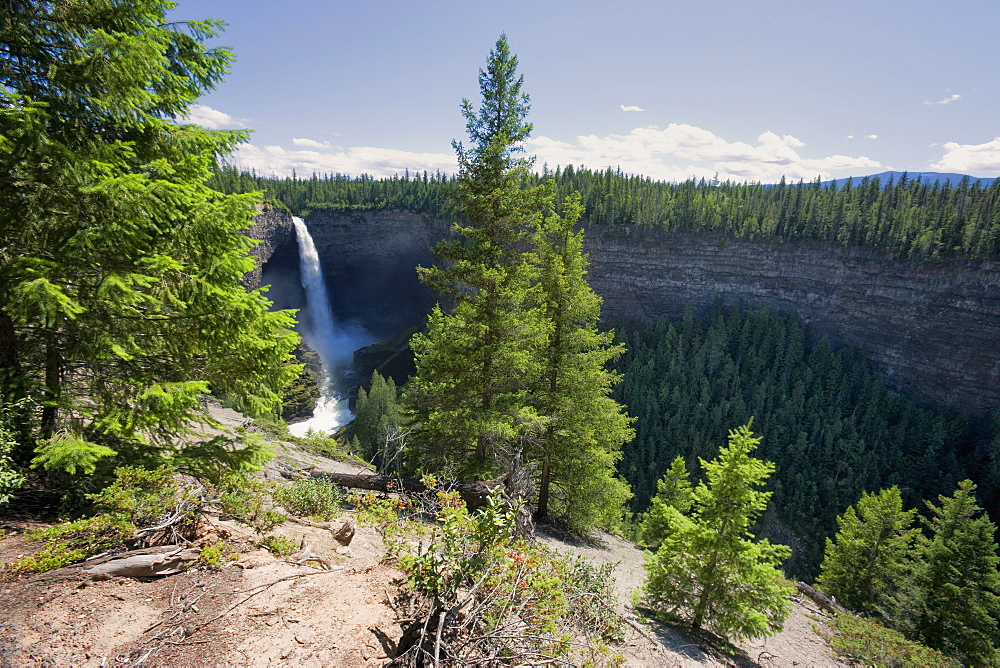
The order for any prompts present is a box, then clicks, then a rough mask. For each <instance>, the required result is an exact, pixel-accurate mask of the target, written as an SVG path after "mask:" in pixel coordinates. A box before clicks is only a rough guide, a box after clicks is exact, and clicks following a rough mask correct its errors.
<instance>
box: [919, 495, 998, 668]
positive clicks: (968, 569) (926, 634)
mask: <svg viewBox="0 0 1000 668" xmlns="http://www.w3.org/2000/svg"><path fill="white" fill-rule="evenodd" d="M975 491H976V486H975V485H974V484H972V481H971V480H964V481H962V482H961V483H959V486H958V489H957V490H955V493H954V494H953V495H952V496H949V497H945V496H939V497H938V500H939V505H934V504H932V503H929V502H928V503H927V507H928V509H929V510H930V513H931V514H930V517H929V518H928V519H927V520H926V521H925V524H926V526H927V530H928V532H929V533H928V535H925V536H921V538H920V540H919V546H918V550H917V564H916V566H915V568H914V573H913V578H912V595H913V596H914V597H915V599H916V600H915V601H911V605H912V608H911V609H910V610H908V613H909V619H907V620H905V621H903V628H904V630H907V631H909V632H910V634H911V635H912V637H914V638H915V639H917V640H919V641H920V642H922V643H923V644H925V645H927V646H929V647H933V648H935V649H938V650H940V651H942V652H944V653H945V654H947V655H948V656H950V657H952V658H954V659H955V660H956V661H958V662H960V663H961V664H963V665H966V666H973V665H975V666H986V665H996V664H997V663H998V662H1000V653H998V651H997V648H998V646H1000V626H998V622H1000V596H998V594H1000V572H998V571H997V564H998V562H1000V558H998V557H997V545H996V542H995V540H994V536H995V535H996V531H997V528H996V525H994V524H993V522H991V521H990V519H989V517H987V516H986V514H985V513H984V512H983V510H982V508H980V507H979V505H978V504H977V503H976V498H975Z"/></svg>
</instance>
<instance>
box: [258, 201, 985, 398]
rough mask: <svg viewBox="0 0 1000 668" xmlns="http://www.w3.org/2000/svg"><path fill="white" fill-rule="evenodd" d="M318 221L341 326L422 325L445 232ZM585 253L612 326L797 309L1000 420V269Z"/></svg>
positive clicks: (696, 239) (919, 388)
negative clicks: (423, 270)
mask: <svg viewBox="0 0 1000 668" xmlns="http://www.w3.org/2000/svg"><path fill="white" fill-rule="evenodd" d="M307 222H308V224H309V228H310V231H311V233H312V235H313V238H314V240H315V241H316V245H317V248H318V249H319V251H320V255H321V257H322V258H323V264H324V271H325V273H326V275H327V284H328V285H329V287H330V291H331V300H332V301H333V307H334V314H335V316H336V317H337V318H338V319H339V320H343V319H348V320H349V319H352V318H353V319H357V320H359V321H362V322H364V323H365V324H366V325H367V326H368V327H369V328H370V329H371V330H373V331H374V332H376V333H378V334H380V335H389V334H391V333H393V331H399V330H401V329H403V328H405V327H407V326H412V325H414V324H419V323H420V322H422V320H423V315H424V314H425V313H426V310H427V308H429V306H430V305H432V304H433V302H434V295H433V294H432V293H431V292H430V291H429V290H428V289H427V288H426V287H424V286H422V285H421V284H420V283H419V281H418V280H417V276H416V272H415V270H414V267H415V266H416V265H418V264H420V265H424V266H429V265H430V264H431V263H433V261H434V255H433V252H432V248H433V246H434V244H435V243H436V242H437V240H438V239H440V238H442V237H443V236H445V235H446V234H447V232H448V225H447V224H446V223H444V222H442V221H436V220H433V219H431V218H429V217H426V216H421V215H418V214H411V213H406V212H397V211H382V212H354V213H344V214H335V213H320V214H316V215H313V216H311V217H309V218H308V219H307ZM292 238H293V239H294V236H293V237H292ZM288 246H291V249H289V248H288ZM587 251H588V252H589V253H590V261H591V270H590V275H589V277H588V278H589V281H590V283H591V285H592V286H593V287H594V289H595V290H596V291H597V292H598V293H599V294H601V295H602V296H603V297H604V313H605V315H607V316H609V317H611V318H614V319H617V318H654V317H658V316H668V317H679V316H680V315H681V314H682V313H683V311H684V307H685V305H686V304H688V303H689V302H691V303H694V305H695V307H696V309H698V310H704V309H706V308H708V307H709V306H710V305H711V304H712V302H713V301H714V300H716V299H721V300H722V301H723V302H724V303H726V304H730V305H734V304H737V303H742V304H744V305H745V306H747V307H749V308H753V309H760V308H768V309H777V310H779V311H782V312H785V313H793V312H794V313H798V314H799V316H800V317H801V318H802V320H803V321H804V322H806V323H808V324H809V325H810V327H811V330H812V332H813V334H814V335H815V336H826V337H828V338H829V339H830V340H831V342H833V343H834V344H836V345H849V346H855V347H858V348H861V349H862V350H864V351H865V352H866V353H867V354H868V356H869V358H870V359H871V360H872V361H873V363H874V364H875V365H876V367H877V368H878V369H880V370H881V371H882V372H883V373H885V375H886V377H887V379H888V382H889V384H890V385H891V386H892V387H894V388H895V389H897V390H900V391H903V392H906V393H907V394H910V395H911V396H913V397H914V398H916V399H918V400H920V401H923V402H926V403H935V404H948V405H952V406H955V407H957V408H959V409H961V410H963V411H967V412H970V413H974V414H987V413H990V414H994V415H995V414H997V412H1000V263H998V262H974V261H968V260H951V261H947V262H936V263H932V262H921V261H918V260H898V259H893V258H887V257H882V256H880V255H878V254H877V253H875V252H873V251H871V250H869V249H858V248H843V247H840V246H831V245H825V244H815V243H803V242H793V243H791V242H790V243H778V242H756V241H750V240H746V239H734V238H727V237H710V236H705V235H690V234H669V233H663V232H660V231H658V230H642V229H638V228H625V227H623V228H609V227H594V228H592V229H591V230H590V231H589V232H588V235H587ZM294 253H295V244H294V243H291V244H287V245H285V246H282V245H277V246H276V250H275V251H274V253H273V255H272V256H271V261H270V262H269V263H268V265H267V266H266V267H265V271H264V281H265V283H266V282H268V278H269V276H278V275H283V274H287V273H288V272H289V271H294V272H295V275H296V277H297V269H296V268H294V267H292V268H290V267H289V255H291V257H292V258H296V259H294V263H297V256H295V255H294ZM296 266H297V265H296ZM289 305H291V304H289Z"/></svg>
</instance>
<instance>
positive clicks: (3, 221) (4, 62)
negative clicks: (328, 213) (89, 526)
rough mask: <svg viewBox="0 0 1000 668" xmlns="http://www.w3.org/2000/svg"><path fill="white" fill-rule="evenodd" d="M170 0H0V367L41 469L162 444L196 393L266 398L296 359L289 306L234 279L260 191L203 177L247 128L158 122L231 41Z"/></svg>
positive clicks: (83, 465) (186, 98)
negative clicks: (0, 0)
mask: <svg viewBox="0 0 1000 668" xmlns="http://www.w3.org/2000/svg"><path fill="white" fill-rule="evenodd" d="M172 7H173V3H172V2H168V1H166V0H143V1H142V2H131V3H124V2H86V3H77V2H72V3H70V2H43V3H39V2H23V1H20V0H16V1H14V2H9V3H6V4H5V5H4V11H3V12H2V13H0V14H2V15H0V46H2V48H0V165H2V167H3V169H2V170H0V172H2V173H3V174H4V176H3V177H0V383H2V384H3V388H2V389H3V391H4V394H5V399H6V400H14V399H16V398H17V397H18V396H24V397H27V398H28V399H29V400H30V401H31V403H33V405H35V406H36V407H37V409H36V410H35V411H33V412H31V411H29V413H30V415H29V418H30V420H28V422H30V423H32V424H34V425H35V427H36V429H35V431H34V434H33V435H32V434H31V433H28V432H26V431H25V432H21V440H20V443H19V446H18V450H17V451H16V452H15V456H16V458H17V459H18V460H19V461H21V462H24V461H26V459H27V458H29V457H30V456H31V454H32V448H33V446H34V444H33V443H32V436H40V437H41V439H42V445H41V449H40V451H39V459H38V462H39V463H41V464H44V465H45V466H46V467H47V468H62V469H65V470H67V471H71V470H77V469H80V470H84V471H92V470H94V467H95V466H96V463H97V461H98V460H100V459H102V458H112V457H113V456H114V455H115V454H117V455H118V458H117V459H115V460H112V459H108V460H107V461H108V463H109V464H110V463H111V462H112V461H114V462H121V461H123V460H132V461H144V460H145V461H148V460H150V459H153V460H155V459H157V458H161V459H162V458H163V457H169V456H172V455H171V453H172V452H174V445H173V444H174V442H175V440H174V439H175V437H176V436H177V435H179V434H184V433H188V432H189V428H190V425H191V422H192V420H194V419H196V418H197V417H198V415H199V414H200V405H199V399H200V397H201V396H202V395H203V394H204V393H206V392H207V391H209V390H212V391H214V392H216V393H220V394H225V395H227V396H228V397H230V398H231V399H233V400H234V401H235V402H237V403H238V404H239V405H240V406H241V407H243V408H246V409H249V410H251V411H252V412H263V411H266V410H269V409H270V408H271V407H273V406H274V405H276V404H277V403H278V402H279V401H280V398H281V390H282V388H283V386H284V385H285V383H286V382H287V381H288V380H289V378H290V377H291V376H293V375H294V373H295V371H296V369H295V368H293V367H290V366H288V365H287V361H288V360H289V352H290V350H291V348H292V347H294V345H295V342H296V337H295V336H294V334H292V333H291V332H290V331H288V330H287V329H286V328H287V327H289V326H290V325H291V324H292V319H291V316H290V314H288V313H285V312H278V313H270V312H269V311H268V306H269V302H268V301H267V300H266V299H265V298H264V296H263V295H262V294H261V293H260V292H258V291H254V292H247V291H245V290H244V289H243V288H242V287H241V285H240V283H239V281H240V279H241V278H242V277H243V275H244V274H245V272H247V271H249V270H250V269H251V268H252V266H253V260H252V258H250V257H249V256H248V249H249V247H250V245H251V242H250V241H249V240H248V239H247V238H246V237H244V236H243V235H241V234H239V230H241V229H242V228H245V227H246V226H247V225H248V223H249V218H250V216H251V215H253V212H254V205H255V203H256V201H257V197H256V196H255V195H230V196H225V195H222V194H221V193H218V192H215V191H213V190H211V189H210V188H208V187H207V186H206V185H205V183H206V181H207V180H208V178H209V177H210V176H211V173H212V169H213V166H214V164H215V162H216V161H217V159H218V158H219V157H220V156H222V155H225V154H226V153H228V152H229V151H230V150H231V149H232V148H233V147H234V146H235V145H236V144H237V143H238V142H240V141H242V140H243V139H244V138H245V133H243V132H217V131H209V130H206V129H204V128H200V127H197V126H194V125H188V124H184V123H181V122H177V121H174V120H173V119H174V118H176V117H181V116H183V115H184V114H185V112H186V111H187V110H188V109H189V107H190V105H191V103H192V102H193V101H194V100H195V99H196V98H197V96H198V95H199V94H201V93H202V92H203V91H206V90H208V89H210V88H212V87H213V86H214V84H215V83H216V82H217V81H219V80H220V79H221V77H222V76H223V74H224V73H225V72H226V69H227V67H228V64H229V62H230V61H231V59H232V55H231V54H230V53H229V52H228V51H226V50H225V49H215V48H208V47H206V46H205V44H204V42H205V41H206V40H207V39H209V38H211V37H213V36H215V34H216V33H217V29H218V27H219V23H218V22H188V23H184V22H170V21H167V20H166V13H167V11H168V10H169V9H170V8H172ZM211 450H212V448H208V449H207V450H203V452H205V453H207V452H209V451H211ZM192 452H193V451H192Z"/></svg>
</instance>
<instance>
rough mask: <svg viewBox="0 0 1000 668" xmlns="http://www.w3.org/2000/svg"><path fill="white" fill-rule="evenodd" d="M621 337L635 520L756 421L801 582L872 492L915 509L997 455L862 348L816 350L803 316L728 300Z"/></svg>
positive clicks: (774, 523) (770, 524)
mask: <svg viewBox="0 0 1000 668" xmlns="http://www.w3.org/2000/svg"><path fill="white" fill-rule="evenodd" d="M616 330H617V332H618V335H619V338H620V339H621V341H622V342H623V343H625V344H626V346H627V347H628V352H626V354H625V355H624V356H623V357H622V360H621V362H620V364H619V365H618V370H619V371H620V372H621V373H622V375H623V376H624V380H623V382H622V384H621V385H619V386H618V388H617V389H616V391H615V398H616V399H617V400H618V401H619V402H621V403H622V404H624V405H627V406H628V407H629V412H630V413H631V414H632V415H635V416H636V417H637V421H636V425H635V428H636V434H637V435H636V439H635V441H634V442H633V443H632V444H631V445H629V447H627V448H626V449H625V452H624V455H623V458H622V461H621V464H620V465H619V466H620V470H621V472H622V474H623V475H624V476H625V478H627V479H628V481H629V483H630V484H631V485H632V488H633V489H634V490H635V493H636V497H635V501H634V502H633V510H634V511H636V512H643V511H645V510H646V506H647V503H648V500H649V499H650V498H651V497H652V496H653V495H654V494H655V492H656V486H655V483H656V481H657V479H659V478H660V477H661V476H662V475H663V472H664V470H665V469H666V468H667V467H668V466H670V463H671V462H672V461H673V460H674V458H676V457H677V456H681V457H683V458H684V460H685V461H686V462H687V464H688V465H689V466H692V465H693V464H694V463H695V462H696V461H697V458H698V457H703V458H710V457H712V456H713V455H714V452H715V447H716V446H715V444H716V443H718V442H719V441H720V440H721V439H724V438H725V436H726V434H725V430H724V425H727V424H743V423H745V422H746V421H747V420H748V419H749V418H750V416H751V415H753V416H754V425H755V426H756V427H757V428H758V429H759V430H760V431H761V433H764V434H767V439H766V440H765V441H764V443H762V444H761V450H760V456H761V457H763V458H765V459H768V460H770V461H774V462H777V464H778V468H777V471H776V472H775V474H774V476H773V477H772V479H771V483H770V485H771V487H770V489H771V490H772V491H773V492H774V496H773V498H772V501H771V504H770V508H769V510H768V512H767V514H766V516H765V520H764V526H765V527H766V529H767V531H762V533H763V534H764V535H765V536H768V537H770V538H771V539H772V540H776V541H779V542H787V543H789V544H793V545H794V547H795V553H794V554H793V555H792V558H791V561H790V562H789V563H788V564H786V566H785V568H786V571H787V572H788V573H790V574H794V575H795V576H796V577H799V578H801V579H812V578H814V577H815V575H816V573H817V572H818V570H819V564H820V562H821V561H822V558H823V549H824V540H825V538H826V537H827V536H832V535H833V534H834V532H835V531H836V530H837V525H836V516H837V515H838V514H839V513H842V512H843V511H844V509H846V508H847V507H848V506H849V505H851V504H853V503H855V502H856V501H857V500H858V498H859V497H860V496H861V493H862V492H863V491H873V490H878V489H882V488H884V487H890V486H892V485H898V486H899V488H900V491H901V493H902V494H903V499H904V502H905V503H906V505H907V506H914V505H916V504H917V503H919V501H920V499H921V498H933V497H935V496H936V495H937V494H950V493H951V492H952V490H953V489H954V488H955V485H956V484H957V483H958V481H959V480H961V479H962V478H963V477H968V476H971V475H973V474H974V473H976V472H977V471H980V470H981V468H982V465H983V461H984V460H985V458H986V456H987V453H985V452H983V453H982V454H979V453H980V450H979V449H978V448H977V447H976V446H975V443H973V442H971V439H972V431H971V429H970V424H969V421H968V420H967V419H966V418H964V417H962V416H959V415H957V414H955V413H953V412H947V411H943V410H931V409H924V408H920V407H918V406H917V405H915V404H914V402H913V401H912V400H910V399H907V398H905V397H903V396H899V395H896V394H893V393H892V392H890V391H889V390H888V389H887V387H886V384H885V380H884V379H883V378H882V377H881V376H880V375H878V374H876V373H875V372H874V371H873V370H872V368H871V367H870V365H869V363H868V361H867V360H866V358H865V356H864V355H863V354H862V353H861V352H860V351H858V350H855V349H849V348H841V349H834V348H833V347H832V346H831V345H829V343H828V342H826V341H824V340H820V341H819V342H812V341H811V340H810V339H811V338H812V337H810V335H809V331H808V329H807V328H806V327H804V326H803V325H802V323H801V322H800V321H799V320H798V319H797V318H795V317H789V316H783V315H780V314H778V313H776V312H773V311H746V310H744V309H741V308H734V309H725V308H723V307H722V305H721V304H717V305H716V306H715V307H713V308H712V309H711V310H709V311H708V312H707V313H706V314H704V315H703V316H701V317H696V315H695V313H694V311H693V309H689V310H688V312H687V314H686V315H685V317H683V318H682V319H678V320H676V321H669V320H666V319H661V320H658V321H652V322H633V323H630V324H626V325H617V326H616ZM976 474H977V475H978V473H976ZM775 527H778V528H779V529H780V528H782V527H783V530H775V529H774V528H775ZM793 541H794V542H793Z"/></svg>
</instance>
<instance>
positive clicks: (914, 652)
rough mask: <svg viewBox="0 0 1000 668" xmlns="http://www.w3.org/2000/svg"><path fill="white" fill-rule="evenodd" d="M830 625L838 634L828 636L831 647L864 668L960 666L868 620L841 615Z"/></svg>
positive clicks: (942, 655)
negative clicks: (881, 667) (873, 667)
mask: <svg viewBox="0 0 1000 668" xmlns="http://www.w3.org/2000/svg"><path fill="white" fill-rule="evenodd" d="M831 626H832V627H833V630H834V632H835V633H833V634H832V635H830V636H828V637H827V640H828V641H829V643H830V647H832V648H833V651H835V652H837V653H838V654H840V655H841V656H845V657H850V658H852V659H856V660H858V661H860V662H862V663H864V664H865V665H871V666H885V667H886V668H904V667H906V666H959V665H961V664H959V663H958V662H957V661H955V660H953V659H951V658H949V657H947V656H945V655H944V654H942V653H941V652H939V651H937V650H935V649H931V648H929V647H925V646H924V645H921V644H920V643H917V642H913V641H912V640H907V639H906V638H904V637H903V634H902V633H900V632H899V631H893V630H892V629H888V628H886V627H884V626H882V625H881V624H879V623H878V622H877V621H875V620H874V619H871V618H869V617H855V616H854V615H851V614H842V615H838V616H837V617H836V618H835V619H834V620H833V621H832V622H831Z"/></svg>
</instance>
